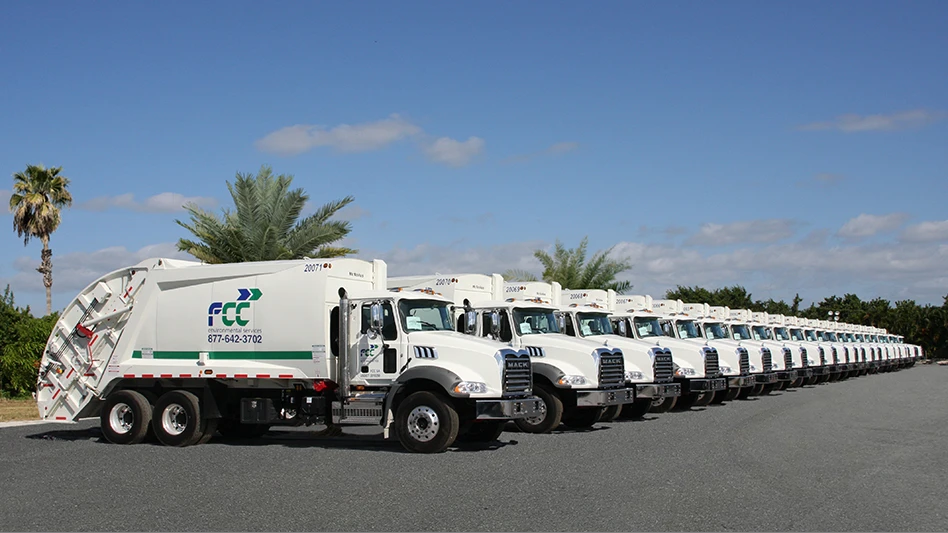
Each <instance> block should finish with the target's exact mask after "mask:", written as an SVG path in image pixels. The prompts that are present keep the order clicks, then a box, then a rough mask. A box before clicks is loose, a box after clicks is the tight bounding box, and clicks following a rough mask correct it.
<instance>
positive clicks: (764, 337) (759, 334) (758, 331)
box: [751, 326, 773, 341]
mask: <svg viewBox="0 0 948 533" xmlns="http://www.w3.org/2000/svg"><path fill="white" fill-rule="evenodd" d="M751 330H752V331H751V332H752V333H753V334H754V340H758V341H769V340H771V339H773V337H772V336H771V334H770V328H768V327H767V326H752V327H751Z"/></svg>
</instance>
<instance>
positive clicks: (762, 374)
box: [728, 309, 791, 394]
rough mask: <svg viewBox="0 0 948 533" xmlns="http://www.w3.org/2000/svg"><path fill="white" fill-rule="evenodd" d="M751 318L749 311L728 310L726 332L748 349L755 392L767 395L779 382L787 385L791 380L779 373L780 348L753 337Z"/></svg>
mask: <svg viewBox="0 0 948 533" xmlns="http://www.w3.org/2000/svg"><path fill="white" fill-rule="evenodd" d="M752 317H753V313H752V312H751V311H750V310H749V309H730V317H729V318H728V331H729V332H730V333H731V338H732V339H734V340H735V341H738V342H742V343H744V344H746V345H747V346H749V347H750V349H748V350H747V351H748V354H749V355H750V366H751V375H753V376H754V378H755V380H756V382H757V384H756V386H755V392H758V393H764V394H769V393H770V392H772V391H773V390H774V389H776V388H777V387H778V386H779V385H780V383H781V382H786V383H787V384H789V383H790V381H791V380H790V378H789V375H788V374H786V373H783V374H781V373H780V372H779V370H780V369H782V368H783V366H782V364H781V362H782V360H783V356H784V354H783V353H782V352H781V351H780V347H779V346H775V345H773V344H772V343H770V342H767V340H765V339H758V338H756V337H755V335H754V328H753V325H752V322H753V318H752ZM761 329H763V328H761ZM775 349H776V350H777V354H776V356H775V354H774V350H775ZM781 378H782V379H781Z"/></svg>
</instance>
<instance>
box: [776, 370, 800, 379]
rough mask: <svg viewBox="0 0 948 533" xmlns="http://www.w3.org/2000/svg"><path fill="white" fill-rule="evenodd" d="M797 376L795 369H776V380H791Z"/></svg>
mask: <svg viewBox="0 0 948 533" xmlns="http://www.w3.org/2000/svg"><path fill="white" fill-rule="evenodd" d="M797 376H799V374H797V371H796V370H778V371H777V381H793V380H795V379H797Z"/></svg>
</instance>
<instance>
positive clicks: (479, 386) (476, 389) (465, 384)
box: [454, 381, 487, 394]
mask: <svg viewBox="0 0 948 533" xmlns="http://www.w3.org/2000/svg"><path fill="white" fill-rule="evenodd" d="M454 392H456V393H458V394H483V393H485V392H487V383H481V382H480V381H462V382H460V383H458V384H457V385H455V386H454Z"/></svg>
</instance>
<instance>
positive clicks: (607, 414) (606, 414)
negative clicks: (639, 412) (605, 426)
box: [599, 403, 622, 422]
mask: <svg viewBox="0 0 948 533" xmlns="http://www.w3.org/2000/svg"><path fill="white" fill-rule="evenodd" d="M621 413H622V404H621V403H620V404H618V405H610V406H609V407H606V408H605V409H603V410H602V414H601V415H599V421H600V422H613V421H615V419H616V418H619V415H620V414H621Z"/></svg>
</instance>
